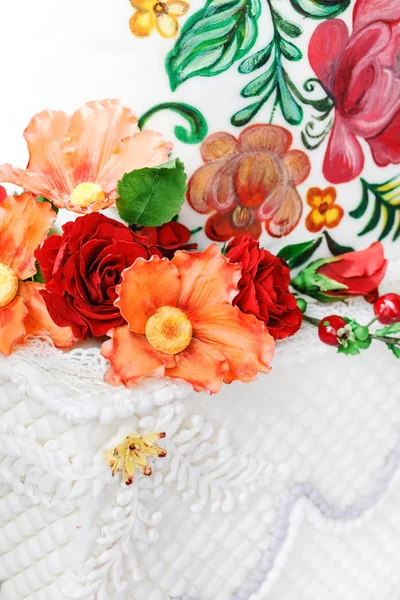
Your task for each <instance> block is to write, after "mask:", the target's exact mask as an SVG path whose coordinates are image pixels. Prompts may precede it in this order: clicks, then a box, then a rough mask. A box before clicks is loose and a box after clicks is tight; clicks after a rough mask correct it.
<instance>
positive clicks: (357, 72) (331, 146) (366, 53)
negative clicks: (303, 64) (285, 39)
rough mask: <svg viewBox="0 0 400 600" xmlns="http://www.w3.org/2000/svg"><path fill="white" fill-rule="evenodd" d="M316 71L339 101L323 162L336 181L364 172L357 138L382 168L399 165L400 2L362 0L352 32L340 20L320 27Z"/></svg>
mask: <svg viewBox="0 0 400 600" xmlns="http://www.w3.org/2000/svg"><path fill="white" fill-rule="evenodd" d="M308 54H309V60H310V64H311V66H312V68H313V69H314V71H315V73H316V74H317V76H318V77H319V79H320V80H321V81H322V83H323V84H324V86H325V87H326V88H327V89H328V90H329V92H330V93H331V94H332V96H333V98H334V100H335V122H334V126H333V129H332V132H331V135H330V139H329V143H328V148H327V152H326V155H325V161H324V167H323V171H324V175H325V177H326V179H327V180H328V181H330V182H332V183H343V182H346V181H351V180H352V179H354V178H355V177H357V176H358V175H360V173H361V172H362V170H363V167H364V154H363V150H362V147H361V145H360V142H359V140H358V139H357V138H363V139H364V140H366V141H367V142H368V144H369V146H370V148H371V152H372V156H373V158H374V161H375V163H376V164H377V165H379V166H381V167H383V166H386V165H388V164H390V163H394V164H398V163H400V142H399V140H400V67H399V65H400V63H399V55H400V3H399V2H398V1H397V0H395V1H390V0H357V2H356V4H355V6H354V12H353V31H352V34H351V35H349V32H348V29H347V25H346V24H345V23H344V22H343V21H342V20H341V19H331V20H329V21H325V22H323V23H321V24H320V25H319V26H318V27H317V28H316V30H315V32H314V34H313V36H312V38H311V40H310V46H309V52H308Z"/></svg>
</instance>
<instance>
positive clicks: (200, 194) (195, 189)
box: [186, 160, 225, 215]
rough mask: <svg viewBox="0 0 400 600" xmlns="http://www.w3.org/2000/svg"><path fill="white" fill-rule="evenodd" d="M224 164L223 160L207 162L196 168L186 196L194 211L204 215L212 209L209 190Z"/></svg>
mask: <svg viewBox="0 0 400 600" xmlns="http://www.w3.org/2000/svg"><path fill="white" fill-rule="evenodd" d="M224 164H225V161H224V160H219V161H215V162H210V163H207V164H205V165H203V166H202V167H200V168H199V169H197V171H195V173H194V174H193V175H192V177H191V178H190V180H189V186H188V191H187V195H186V198H187V201H188V202H189V204H190V206H191V207H192V208H193V209H194V210H195V211H196V212H198V213H200V214H203V215H205V214H207V213H209V212H211V211H212V209H213V202H212V197H211V192H212V188H213V182H214V177H215V175H216V174H217V173H218V171H219V169H220V168H221V167H222V166H223V165H224Z"/></svg>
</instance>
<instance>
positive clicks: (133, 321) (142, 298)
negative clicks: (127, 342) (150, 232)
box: [115, 256, 181, 333]
mask: <svg viewBox="0 0 400 600" xmlns="http://www.w3.org/2000/svg"><path fill="white" fill-rule="evenodd" d="M180 280H181V278H180V275H179V271H178V269H177V267H176V266H175V265H173V264H172V262H170V261H169V260H167V259H166V258H162V259H161V258H159V257H158V256H152V257H151V259H150V260H147V261H145V260H144V259H143V258H138V259H137V260H136V261H135V263H134V264H133V265H132V266H131V267H129V269H125V271H124V272H123V273H122V283H121V285H119V286H118V288H117V293H118V294H119V298H118V300H117V301H116V302H115V306H118V307H119V309H120V311H121V314H122V316H123V317H124V319H125V320H126V321H127V322H128V324H129V327H130V329H131V331H134V332H136V333H144V332H145V328H146V323H147V321H148V320H149V318H150V317H151V316H152V315H154V313H155V312H156V310H157V309H158V308H160V307H161V306H176V305H177V301H178V296H179V289H180V286H181V281H180Z"/></svg>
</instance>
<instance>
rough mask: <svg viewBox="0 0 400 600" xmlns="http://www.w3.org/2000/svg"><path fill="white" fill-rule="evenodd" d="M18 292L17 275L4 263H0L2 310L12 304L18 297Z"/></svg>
mask: <svg viewBox="0 0 400 600" xmlns="http://www.w3.org/2000/svg"><path fill="white" fill-rule="evenodd" d="M17 291H18V277H17V274H16V273H15V272H14V271H13V270H12V269H10V267H7V265H5V264H4V263H0V308H3V307H4V306H7V304H10V302H11V301H12V300H14V298H15V296H16V295H17Z"/></svg>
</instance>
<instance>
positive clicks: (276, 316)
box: [225, 235, 303, 340]
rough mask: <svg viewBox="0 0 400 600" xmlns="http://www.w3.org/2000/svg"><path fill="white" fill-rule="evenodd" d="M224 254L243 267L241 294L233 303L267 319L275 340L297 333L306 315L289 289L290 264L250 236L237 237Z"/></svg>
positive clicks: (258, 316)
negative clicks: (286, 263) (288, 265)
mask: <svg viewBox="0 0 400 600" xmlns="http://www.w3.org/2000/svg"><path fill="white" fill-rule="evenodd" d="M225 256H226V258H229V259H230V261H231V262H233V263H239V262H240V263H241V266H242V278H241V279H240V281H239V284H238V287H239V294H238V295H237V296H236V298H235V299H234V301H233V305H237V306H238V307H239V308H240V310H241V311H242V312H244V313H247V314H252V315H255V316H256V317H257V319H260V321H264V323H265V324H266V325H267V327H268V331H269V333H270V334H271V335H272V337H273V338H274V339H276V340H278V339H283V338H286V337H288V336H289V335H293V334H294V333H296V331H297V330H298V329H299V328H300V325H301V323H302V319H303V315H302V312H301V310H300V309H299V308H298V306H297V303H296V298H295V297H294V296H293V294H291V293H290V292H289V282H290V269H289V267H287V266H286V265H285V264H284V263H283V261H282V260H281V259H280V258H277V257H276V256H274V255H273V254H271V252H268V250H264V249H263V248H260V246H259V243H258V242H257V241H255V240H254V239H253V238H252V237H251V236H247V235H246V236H243V237H236V238H234V239H233V240H232V241H231V242H230V243H229V244H228V247H227V251H226V255H225Z"/></svg>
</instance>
